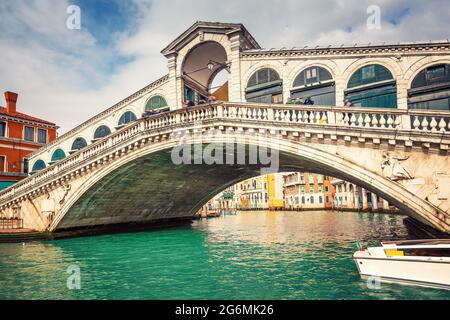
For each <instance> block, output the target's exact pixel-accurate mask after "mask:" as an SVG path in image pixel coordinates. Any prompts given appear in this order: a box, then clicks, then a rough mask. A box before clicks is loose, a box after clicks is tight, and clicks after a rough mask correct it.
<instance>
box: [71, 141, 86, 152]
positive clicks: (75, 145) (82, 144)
mask: <svg viewBox="0 0 450 320" xmlns="http://www.w3.org/2000/svg"><path fill="white" fill-rule="evenodd" d="M85 147H87V142H86V140H84V139H83V138H77V139H75V141H74V142H73V144H72V151H78V150H81V149H83V148H85Z"/></svg>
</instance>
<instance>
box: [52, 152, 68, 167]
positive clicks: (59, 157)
mask: <svg viewBox="0 0 450 320" xmlns="http://www.w3.org/2000/svg"><path fill="white" fill-rule="evenodd" d="M65 157H66V153H65V152H64V151H63V150H62V149H56V150H55V151H54V152H53V154H52V158H51V160H50V164H54V163H56V162H58V161H60V160H62V159H64V158H65Z"/></svg>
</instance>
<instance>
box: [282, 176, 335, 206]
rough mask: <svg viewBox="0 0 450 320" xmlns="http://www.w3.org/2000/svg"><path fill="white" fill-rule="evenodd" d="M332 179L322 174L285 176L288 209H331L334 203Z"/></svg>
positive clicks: (285, 194) (285, 196)
mask: <svg viewBox="0 0 450 320" xmlns="http://www.w3.org/2000/svg"><path fill="white" fill-rule="evenodd" d="M331 180H332V178H331V177H329V176H324V175H321V174H315V173H307V172H294V173H290V174H287V175H285V176H284V200H285V207H286V208H287V209H299V208H302V209H321V208H324V209H331V208H332V207H333V201H334V187H333V185H332V184H331Z"/></svg>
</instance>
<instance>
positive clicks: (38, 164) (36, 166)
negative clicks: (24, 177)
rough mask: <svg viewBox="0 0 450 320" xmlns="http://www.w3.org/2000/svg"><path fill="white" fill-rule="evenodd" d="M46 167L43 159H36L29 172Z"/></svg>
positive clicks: (32, 172)
mask: <svg viewBox="0 0 450 320" xmlns="http://www.w3.org/2000/svg"><path fill="white" fill-rule="evenodd" d="M45 168H46V165H45V162H44V161H43V160H40V159H39V160H36V162H35V163H34V164H33V167H32V168H31V172H30V173H31V174H34V173H36V172H38V171H41V170H44V169H45Z"/></svg>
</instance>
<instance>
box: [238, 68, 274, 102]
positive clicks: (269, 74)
mask: <svg viewBox="0 0 450 320" xmlns="http://www.w3.org/2000/svg"><path fill="white" fill-rule="evenodd" d="M245 96H246V99H247V101H248V102H256V103H283V80H281V79H280V76H279V74H278V72H276V71H275V70H273V69H271V68H264V69H261V70H258V71H256V72H255V73H254V74H253V75H252V76H251V77H250V80H249V81H248V84H247V89H245Z"/></svg>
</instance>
